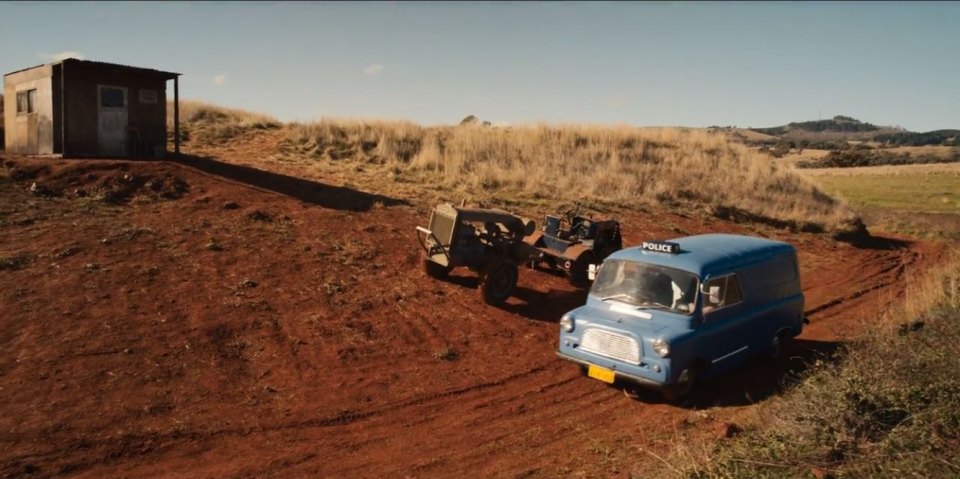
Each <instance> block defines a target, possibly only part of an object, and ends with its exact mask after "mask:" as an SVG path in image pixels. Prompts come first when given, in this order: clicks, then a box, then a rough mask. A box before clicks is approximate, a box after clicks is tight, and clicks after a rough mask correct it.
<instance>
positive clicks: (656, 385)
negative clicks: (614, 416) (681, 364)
mask: <svg viewBox="0 0 960 479" xmlns="http://www.w3.org/2000/svg"><path fill="white" fill-rule="evenodd" d="M556 353H557V357H559V358H561V359H566V360H567V361H571V362H574V363H577V364H579V365H581V366H583V367H588V368H589V367H590V366H598V367H602V368H604V369H611V368H610V367H608V366H604V365H603V364H597V363H594V362H590V361H586V360H584V359H581V358H577V357H574V356H570V355H568V354H564V353H563V352H561V351H557V352H556ZM612 370H613V374H614V378H615V380H626V381H628V382H631V383H635V384H637V385H640V386H643V387H647V388H651V389H664V388H666V387H667V386H669V385H668V384H666V383H664V382H663V381H658V380H656V379H651V378H648V377H644V376H640V375H637V374H633V373H631V372H629V371H623V370H621V369H616V368H615V369H612ZM667 373H669V371H663V374H664V376H665V377H666V376H668V374H667Z"/></svg>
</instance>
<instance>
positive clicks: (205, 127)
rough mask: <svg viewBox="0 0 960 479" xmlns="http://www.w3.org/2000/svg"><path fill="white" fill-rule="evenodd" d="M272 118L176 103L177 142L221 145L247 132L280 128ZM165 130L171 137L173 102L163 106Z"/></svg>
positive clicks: (214, 107) (198, 103) (211, 106)
mask: <svg viewBox="0 0 960 479" xmlns="http://www.w3.org/2000/svg"><path fill="white" fill-rule="evenodd" d="M281 125H282V124H281V123H280V122H279V121H277V120H276V119H275V118H272V117H270V116H267V115H263V114H260V113H253V112H249V111H246V110H239V109H234V108H224V107H221V106H216V105H211V104H207V103H202V102H196V101H189V100H186V101H185V100H180V135H181V139H182V140H184V141H186V140H193V141H197V142H199V143H214V144H215V143H222V142H224V141H227V140H229V139H231V138H234V137H236V136H239V135H241V134H243V133H245V132H247V131H250V130H269V129H275V128H280V127H281ZM167 131H168V132H169V134H170V135H173V103H170V102H168V103H167Z"/></svg>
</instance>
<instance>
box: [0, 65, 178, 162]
mask: <svg viewBox="0 0 960 479" xmlns="http://www.w3.org/2000/svg"><path fill="white" fill-rule="evenodd" d="M179 76H180V74H179V73H171V72H164V71H160V70H153V69H150V68H139V67H131V66H126V65H117V64H113V63H104V62H96V61H88V60H77V59H74V58H68V59H66V60H63V61H59V62H54V63H50V64H46V65H40V66H36V67H33V68H27V69H25V70H19V71H15V72H12V73H7V74H6V75H4V76H3V96H4V99H5V101H4V111H3V121H4V130H5V132H4V133H5V141H4V143H5V147H6V151H7V152H8V153H15V154H21V155H60V156H63V157H85V156H103V157H141V158H144V157H148V158H159V157H163V156H164V155H165V154H166V152H167V81H168V80H173V91H174V133H175V134H174V145H175V146H174V150H175V151H176V152H177V153H179V152H180V138H179V137H180V135H179V129H180V128H179V127H180V125H179V118H177V117H178V116H179V104H178V103H179V80H178V78H179Z"/></svg>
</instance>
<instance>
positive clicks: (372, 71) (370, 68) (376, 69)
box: [363, 63, 383, 75]
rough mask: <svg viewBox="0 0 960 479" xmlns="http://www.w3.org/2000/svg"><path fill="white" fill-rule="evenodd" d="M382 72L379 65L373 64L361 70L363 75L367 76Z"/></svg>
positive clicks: (381, 67) (381, 66)
mask: <svg viewBox="0 0 960 479" xmlns="http://www.w3.org/2000/svg"><path fill="white" fill-rule="evenodd" d="M382 71H383V65H381V64H379V63H374V64H373V65H370V66H368V67H367V68H364V69H363V73H365V74H367V75H377V74H379V73H380V72H382Z"/></svg>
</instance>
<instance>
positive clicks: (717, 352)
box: [557, 234, 804, 400]
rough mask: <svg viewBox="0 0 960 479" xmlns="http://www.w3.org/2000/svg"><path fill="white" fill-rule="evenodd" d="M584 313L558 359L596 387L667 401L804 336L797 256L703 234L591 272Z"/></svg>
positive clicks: (787, 248) (564, 335) (764, 242)
mask: <svg viewBox="0 0 960 479" xmlns="http://www.w3.org/2000/svg"><path fill="white" fill-rule="evenodd" d="M591 274H592V275H594V276H595V278H594V282H593V285H592V287H591V288H590V293H589V295H588V296H587V302H586V304H585V305H583V306H581V307H579V308H576V309H574V310H572V311H570V312H568V313H566V314H564V315H563V317H562V318H561V319H560V341H559V350H558V351H557V354H558V355H559V356H560V357H561V358H564V359H567V360H570V361H573V362H575V363H578V364H579V365H580V366H581V368H582V369H583V371H584V372H585V373H586V374H587V375H588V376H589V377H591V378H594V379H598V380H600V381H604V382H607V383H610V384H613V383H614V382H617V383H621V382H623V381H626V382H628V383H634V384H639V385H641V386H649V387H653V388H656V389H660V390H661V391H663V393H664V396H666V398H667V399H669V400H678V399H681V398H683V397H685V396H687V395H688V394H689V393H690V391H691V390H692V389H693V387H694V386H695V385H696V384H697V383H698V381H700V380H703V379H709V378H711V377H715V376H718V375H721V374H724V373H726V372H728V371H730V370H731V369H734V368H736V367H737V366H739V365H741V364H743V363H744V362H745V361H746V360H747V359H749V358H751V357H755V356H758V355H761V354H767V355H769V356H771V357H777V356H779V355H780V354H781V351H782V350H783V346H784V344H785V343H786V342H787V341H790V340H791V339H793V338H794V337H796V336H797V335H799V334H800V333H801V331H802V330H803V323H804V318H803V301H804V298H803V293H802V291H801V288H800V271H799V266H798V264H797V252H796V249H795V248H794V247H793V246H791V245H790V244H787V243H783V242H780V241H773V240H769V239H765V238H757V237H750V236H741V235H731V234H705V235H698V236H688V237H684V238H678V239H674V240H670V241H648V242H644V243H643V244H641V245H640V246H637V247H633V248H628V249H624V250H620V251H618V252H616V253H614V254H612V255H610V256H609V257H607V259H606V260H604V262H603V263H602V264H601V265H600V267H599V269H597V270H596V271H593V272H591Z"/></svg>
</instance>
